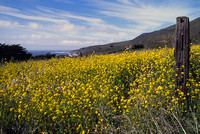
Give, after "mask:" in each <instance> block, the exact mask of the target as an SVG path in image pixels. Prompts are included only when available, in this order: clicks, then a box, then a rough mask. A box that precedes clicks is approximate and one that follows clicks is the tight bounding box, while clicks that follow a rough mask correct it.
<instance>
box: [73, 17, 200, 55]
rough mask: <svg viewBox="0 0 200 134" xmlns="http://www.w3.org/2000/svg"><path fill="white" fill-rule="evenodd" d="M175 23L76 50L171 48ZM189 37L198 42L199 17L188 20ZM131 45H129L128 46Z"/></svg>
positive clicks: (105, 51)
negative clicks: (127, 38)
mask: <svg viewBox="0 0 200 134" xmlns="http://www.w3.org/2000/svg"><path fill="white" fill-rule="evenodd" d="M175 29H176V25H175V24H174V25H171V26H168V27H166V28H163V29H160V30H156V31H153V32H149V33H142V34H140V35H139V36H137V37H136V38H134V39H132V40H127V41H122V42H113V43H108V44H103V45H94V46H89V47H84V48H80V49H78V50H77V51H78V52H81V53H83V54H90V53H93V52H94V51H95V53H97V54H98V53H99V54H107V53H116V52H121V51H124V50H125V49H127V48H129V49H130V48H131V50H134V49H153V48H159V47H164V46H166V45H167V46H168V47H170V48H172V47H173V46H174V44H175V39H174V36H175ZM190 38H191V41H192V43H194V44H198V43H200V17H198V18H196V19H194V20H192V21H190ZM130 46H131V47H130Z"/></svg>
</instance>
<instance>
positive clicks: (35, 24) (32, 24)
mask: <svg viewBox="0 0 200 134" xmlns="http://www.w3.org/2000/svg"><path fill="white" fill-rule="evenodd" d="M28 27H29V28H31V29H38V28H42V26H41V25H40V24H38V23H35V22H30V23H29V24H28Z"/></svg>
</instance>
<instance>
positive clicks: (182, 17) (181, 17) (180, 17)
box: [176, 16, 189, 19]
mask: <svg viewBox="0 0 200 134" xmlns="http://www.w3.org/2000/svg"><path fill="white" fill-rule="evenodd" d="M184 18H185V19H189V17H187V16H179V17H176V19H184Z"/></svg>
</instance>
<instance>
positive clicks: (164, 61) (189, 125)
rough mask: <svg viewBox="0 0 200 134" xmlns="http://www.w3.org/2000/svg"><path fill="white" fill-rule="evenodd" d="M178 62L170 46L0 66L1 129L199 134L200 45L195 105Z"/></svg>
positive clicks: (195, 58) (194, 66)
mask: <svg viewBox="0 0 200 134" xmlns="http://www.w3.org/2000/svg"><path fill="white" fill-rule="evenodd" d="M174 66H175V58H174V50H173V49H171V48H167V47H165V48H160V49H155V50H146V51H135V52H123V53H120V54H110V55H92V56H89V57H78V58H53V59H50V60H40V61H34V60H29V61H27V62H20V63H6V64H4V65H0V74H1V75H0V133H6V132H7V133H8V132H15V133H23V132H26V133H45V132H47V133H131V132H132V133H185V132H188V133H197V132H198V131H199V130H200V107H199V105H200V101H199V100H200V46H199V45H194V46H192V47H191V52H190V79H189V80H188V81H189V82H188V83H187V87H188V93H187V96H189V97H188V98H189V109H186V104H185V103H186V95H184V93H183V92H182V91H181V90H179V89H178V90H177V91H175V70H174ZM176 92H177V93H178V95H175V94H176Z"/></svg>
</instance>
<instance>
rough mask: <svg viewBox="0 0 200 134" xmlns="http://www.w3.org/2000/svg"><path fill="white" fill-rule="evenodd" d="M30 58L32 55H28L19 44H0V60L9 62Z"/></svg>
mask: <svg viewBox="0 0 200 134" xmlns="http://www.w3.org/2000/svg"><path fill="white" fill-rule="evenodd" d="M31 57H32V54H30V53H28V52H27V50H26V49H25V48H23V47H22V46H20V44H12V45H7V44H1V43H0V59H1V60H2V59H3V60H6V61H10V60H19V61H22V60H28V59H30V58H31Z"/></svg>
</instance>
